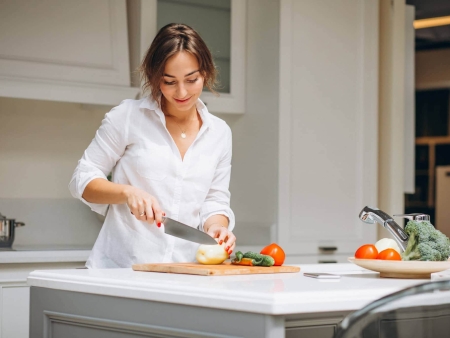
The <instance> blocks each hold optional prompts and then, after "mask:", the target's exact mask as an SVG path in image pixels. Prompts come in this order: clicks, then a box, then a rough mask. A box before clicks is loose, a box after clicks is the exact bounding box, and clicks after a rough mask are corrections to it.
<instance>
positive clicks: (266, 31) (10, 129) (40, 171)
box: [0, 0, 279, 246]
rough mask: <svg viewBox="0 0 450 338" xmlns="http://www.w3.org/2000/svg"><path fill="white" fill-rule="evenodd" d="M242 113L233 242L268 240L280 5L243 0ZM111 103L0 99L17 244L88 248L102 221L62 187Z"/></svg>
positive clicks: (0, 140) (273, 203) (4, 172)
mask: <svg viewBox="0 0 450 338" xmlns="http://www.w3.org/2000/svg"><path fill="white" fill-rule="evenodd" d="M248 6H249V8H248V24H247V30H248V36H247V41H248V46H247V109H246V110H247V111H246V113H245V115H240V116H231V115H221V116H220V117H221V118H223V119H224V120H226V122H227V123H228V124H229V125H230V126H231V128H232V131H233V163H232V164H233V169H232V178H231V184H230V190H231V194H232V198H231V200H232V202H231V204H232V208H233V210H234V211H235V214H236V219H237V226H236V229H235V233H236V236H237V237H238V243H239V244H244V245H252V244H257V245H262V244H266V243H268V242H269V241H270V239H271V238H270V231H271V226H272V225H273V224H275V222H276V212H277V161H278V150H277V147H278V99H277V98H278V94H277V93H278V74H279V72H278V50H279V48H278V40H279V38H278V35H279V4H278V1H271V0H249V1H248ZM110 108H111V107H107V106H86V105H80V104H72V103H61V102H50V101H36V100H21V99H11V98H0V187H1V189H0V212H1V213H2V214H4V215H6V216H7V217H9V218H16V219H17V220H18V221H23V222H25V223H26V226H25V227H23V228H19V229H17V234H16V240H15V244H17V245H33V246H40V245H70V246H91V245H92V244H93V243H94V241H95V238H96V237H97V234H98V232H99V230H100V228H101V224H102V223H101V221H100V220H99V219H98V218H97V217H96V214H95V213H94V212H92V211H91V210H90V209H89V208H88V207H87V206H85V205H84V204H83V203H81V202H80V201H78V200H76V199H74V198H72V197H71V195H70V193H69V190H68V188H67V185H68V183H69V181H70V177H71V175H72V172H73V170H74V168H75V166H76V164H77V161H78V160H79V158H80V157H81V155H82V153H83V151H84V149H85V148H86V147H87V146H88V145H89V143H90V141H91V139H92V138H93V137H94V134H95V130H96V129H97V128H98V126H99V125H100V122H101V120H102V118H103V116H104V114H105V113H106V112H107V111H108V110H109V109H110Z"/></svg>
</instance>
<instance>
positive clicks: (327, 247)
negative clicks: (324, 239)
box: [319, 246, 338, 251]
mask: <svg viewBox="0 0 450 338" xmlns="http://www.w3.org/2000/svg"><path fill="white" fill-rule="evenodd" d="M337 249H338V248H337V246H319V250H320V251H336V250H337Z"/></svg>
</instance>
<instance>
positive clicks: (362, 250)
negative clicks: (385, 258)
mask: <svg viewBox="0 0 450 338" xmlns="http://www.w3.org/2000/svg"><path fill="white" fill-rule="evenodd" d="M377 256H378V250H377V248H376V247H375V245H373V244H365V245H363V246H360V247H359V248H358V250H356V252H355V258H359V259H376V258H377Z"/></svg>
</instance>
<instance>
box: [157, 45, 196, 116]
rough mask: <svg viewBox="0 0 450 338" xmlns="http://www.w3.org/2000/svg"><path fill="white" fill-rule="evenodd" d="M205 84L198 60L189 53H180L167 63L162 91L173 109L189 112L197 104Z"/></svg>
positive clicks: (162, 80) (161, 86)
mask: <svg viewBox="0 0 450 338" xmlns="http://www.w3.org/2000/svg"><path fill="white" fill-rule="evenodd" d="M203 82H204V79H203V77H202V76H201V75H200V71H199V65H198V62H197V58H196V57H195V56H193V55H192V54H190V53H188V52H178V53H177V54H175V55H174V56H172V57H171V58H170V59H168V60H167V62H166V66H165V68H164V75H163V78H162V79H161V85H160V89H161V92H162V94H163V95H164V98H165V99H166V102H167V104H168V105H169V106H170V107H171V108H172V109H175V110H178V111H187V110H190V109H191V108H192V107H193V106H194V105H195V104H196V102H197V99H198V98H199V96H200V94H201V93H202V89H203Z"/></svg>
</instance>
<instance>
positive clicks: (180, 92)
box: [177, 84, 187, 99]
mask: <svg viewBox="0 0 450 338" xmlns="http://www.w3.org/2000/svg"><path fill="white" fill-rule="evenodd" d="M186 94H187V90H186V88H185V87H184V85H182V84H180V85H179V86H178V88H177V96H178V98H179V99H183V98H184V97H185V96H186Z"/></svg>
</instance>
